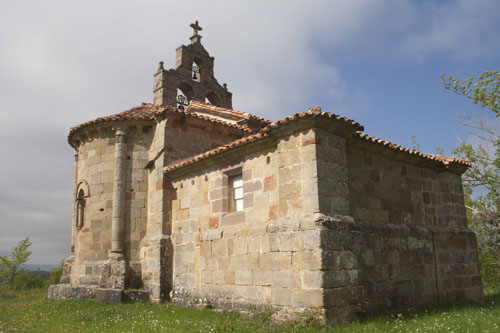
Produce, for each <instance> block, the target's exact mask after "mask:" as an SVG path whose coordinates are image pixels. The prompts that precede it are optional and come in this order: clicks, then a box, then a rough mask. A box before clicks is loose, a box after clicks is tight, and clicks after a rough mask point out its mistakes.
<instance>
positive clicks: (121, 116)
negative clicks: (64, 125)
mask: <svg viewBox="0 0 500 333" xmlns="http://www.w3.org/2000/svg"><path fill="white" fill-rule="evenodd" d="M169 112H170V113H177V114H184V115H187V116H189V117H192V118H196V119H201V120H204V121H209V122H211V123H216V124H220V125H223V126H226V127H231V128H235V129H238V130H240V131H243V132H246V133H253V131H252V130H251V129H250V128H249V127H248V126H246V125H239V124H233V123H230V122H228V121H223V120H220V119H215V118H212V117H205V116H203V115H198V114H195V113H187V112H186V111H184V110H180V109H177V108H175V107H172V106H162V105H154V104H150V103H142V104H141V105H140V106H136V107H133V108H131V109H129V110H126V111H123V112H120V113H116V114H112V115H109V116H105V117H99V118H96V119H93V120H90V121H87V122H84V123H82V124H80V125H77V126H74V127H72V128H71V129H70V131H69V134H68V141H69V142H70V144H71V138H72V136H73V135H74V134H75V133H76V132H78V131H79V130H81V129H83V128H85V127H88V126H91V125H94V124H100V123H106V122H112V121H124V120H154V119H155V118H156V117H158V116H160V115H163V114H166V113H169Z"/></svg>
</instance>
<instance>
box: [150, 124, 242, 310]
mask: <svg viewBox="0 0 500 333" xmlns="http://www.w3.org/2000/svg"><path fill="white" fill-rule="evenodd" d="M244 134H245V133H244V132H242V131H240V130H238V129H235V128H230V127H226V126H222V125H219V124H216V123H213V122H208V121H206V120H201V119H195V118H190V117H185V116H180V115H169V116H168V118H166V119H163V120H160V121H159V122H158V124H157V126H156V128H155V131H154V138H153V140H152V144H151V147H150V149H149V160H150V161H154V163H153V164H152V165H151V166H149V168H148V169H149V174H148V207H147V212H148V226H147V234H146V237H144V238H143V239H142V242H141V250H140V252H141V263H142V281H143V283H144V285H145V287H146V289H147V290H148V291H149V293H150V297H151V299H152V300H154V301H160V300H162V299H165V298H168V292H169V291H170V290H171V289H172V264H173V262H172V260H173V259H172V254H173V252H172V251H173V250H172V247H173V244H172V240H171V238H170V237H171V229H172V228H171V217H170V212H171V205H172V197H171V196H172V195H174V193H173V192H172V191H171V184H170V183H168V182H166V181H165V180H164V174H163V167H165V166H166V165H169V164H171V163H174V162H176V161H179V160H182V159H185V158H188V157H190V156H194V155H196V154H199V153H202V152H204V151H206V150H209V149H211V148H215V147H218V146H220V145H222V144H225V143H227V142H230V141H233V140H235V139H237V138H240V137H242V136H243V135H244Z"/></svg>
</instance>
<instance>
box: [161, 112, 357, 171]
mask: <svg viewBox="0 0 500 333" xmlns="http://www.w3.org/2000/svg"><path fill="white" fill-rule="evenodd" d="M306 117H321V118H327V119H334V120H337V121H341V122H344V123H346V124H348V125H351V126H353V127H354V128H355V129H356V130H363V126H361V125H360V124H359V123H357V122H356V121H354V120H351V119H349V118H346V117H341V116H338V115H336V114H333V113H329V112H321V108H319V107H312V108H310V109H309V110H308V111H306V112H300V113H296V114H293V115H290V116H288V117H285V118H282V119H280V120H278V121H275V122H273V123H270V124H269V125H267V126H266V127H264V128H262V129H261V130H260V131H259V132H258V133H255V134H251V135H249V136H246V137H244V138H241V139H238V140H234V141H231V142H229V143H227V144H225V145H222V146H219V147H217V148H214V149H211V150H209V151H206V152H204V153H201V154H198V155H196V156H193V157H191V158H188V159H185V160H183V161H180V162H178V163H176V164H173V165H170V166H167V167H165V168H164V169H163V170H164V172H166V173H168V172H170V171H173V170H176V169H179V168H182V167H184V166H187V165H190V164H194V163H196V162H198V161H201V160H204V159H207V158H209V157H211V156H214V155H217V154H220V153H222V152H224V151H227V150H230V149H233V148H236V147H239V146H243V145H245V144H248V143H250V142H254V141H257V140H261V139H263V138H265V137H267V136H269V135H270V134H269V133H270V132H271V131H273V130H274V129H276V128H279V127H281V126H283V125H286V124H288V123H290V122H293V121H296V120H298V119H301V118H306Z"/></svg>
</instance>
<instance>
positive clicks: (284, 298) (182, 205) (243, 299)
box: [49, 22, 483, 321]
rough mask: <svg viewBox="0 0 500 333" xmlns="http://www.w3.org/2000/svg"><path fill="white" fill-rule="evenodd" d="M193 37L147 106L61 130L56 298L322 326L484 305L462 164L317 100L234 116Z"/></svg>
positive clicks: (159, 77)
mask: <svg viewBox="0 0 500 333" xmlns="http://www.w3.org/2000/svg"><path fill="white" fill-rule="evenodd" d="M192 27H193V28H194V29H195V32H194V35H193V36H192V37H191V38H190V40H191V44H190V45H188V46H184V45H182V46H181V47H179V48H178V49H177V54H176V68H175V69H170V70H165V69H164V68H163V62H161V63H160V66H159V68H158V71H157V72H156V74H155V75H154V93H153V94H154V104H147V103H143V104H141V105H140V106H138V107H135V108H132V109H130V110H127V111H124V112H121V113H118V114H114V115H111V116H106V117H100V118H97V119H94V120H92V121H89V122H86V123H84V124H81V125H79V126H76V127H74V128H72V129H71V131H70V134H69V136H68V141H69V143H70V145H71V146H72V147H73V148H74V149H75V163H74V169H75V177H74V193H73V202H74V204H73V217H72V236H71V238H72V243H71V244H72V246H71V255H70V256H69V258H68V259H67V260H66V262H65V264H64V268H63V274H62V278H61V283H60V284H58V285H54V286H50V288H49V297H50V298H90V299H97V300H100V301H106V302H109V303H112V304H117V303H120V302H122V301H124V300H142V301H144V300H146V299H149V300H150V301H153V302H161V301H167V300H172V301H174V302H181V303H184V304H197V305H200V304H201V305H210V306H213V307H217V308H229V309H256V308H263V307H264V308H272V309H274V310H275V311H276V313H277V314H278V315H280V314H285V315H286V317H287V318H289V315H290V314H297V313H304V312H306V313H311V314H313V315H315V316H318V317H320V318H323V319H328V320H331V321H341V320H347V319H349V318H352V317H353V316H355V315H356V314H357V313H359V312H363V313H366V312H369V313H373V312H381V311H396V310H397V311H400V310H402V309H408V308H414V307H418V306H425V305H429V304H436V303H439V302H445V301H463V300H465V301H477V302H481V301H482V298H483V294H482V286H481V276H480V269H479V261H478V255H477V244H476V238H475V235H474V233H473V232H472V231H470V230H469V229H468V228H467V219H466V215H465V206H464V199H463V190H462V183H461V178H460V176H461V174H462V173H463V172H465V170H466V169H467V166H468V162H467V161H462V160H457V159H454V158H449V157H444V156H437V155H431V154H422V153H420V152H416V151H412V150H409V149H406V148H403V147H400V146H397V145H395V144H392V143H389V142H385V141H383V140H380V139H377V138H373V137H370V136H368V135H366V134H364V133H362V132H361V131H363V130H364V129H363V126H361V125H360V124H358V123H357V122H355V121H353V120H350V119H347V118H345V117H341V116H337V115H334V114H330V113H325V112H321V108H320V107H318V106H314V107H311V108H310V109H309V110H307V111H306V112H301V113H297V114H294V115H291V116H288V117H286V118H283V119H280V120H278V121H276V122H273V123H270V122H269V121H267V120H265V119H262V118H259V117H256V116H252V115H250V114H248V113H244V112H240V111H235V110H232V109H231V103H232V94H231V93H230V92H229V91H228V89H227V85H226V84H223V85H222V86H221V85H220V84H219V83H218V82H217V80H216V79H215V77H214V75H213V65H214V58H213V57H211V56H210V55H209V54H208V52H207V51H206V50H205V49H204V47H203V46H202V45H201V36H200V35H199V34H198V32H199V31H200V30H201V27H200V26H199V25H198V22H196V24H193V25H192ZM178 91H180V92H181V93H182V94H183V95H184V99H185V101H186V100H187V101H188V103H184V102H182V97H181V98H180V99H179V101H180V102H181V103H179V105H177V94H178ZM206 100H208V101H209V102H210V104H205V103H204V102H206ZM176 106H178V108H176ZM184 107H185V108H184Z"/></svg>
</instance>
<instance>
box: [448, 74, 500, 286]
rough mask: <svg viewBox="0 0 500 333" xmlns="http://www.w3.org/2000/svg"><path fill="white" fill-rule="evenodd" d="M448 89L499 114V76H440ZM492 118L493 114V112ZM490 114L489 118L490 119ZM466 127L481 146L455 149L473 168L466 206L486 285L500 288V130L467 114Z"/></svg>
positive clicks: (465, 179) (467, 181)
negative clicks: (457, 77)
mask: <svg viewBox="0 0 500 333" xmlns="http://www.w3.org/2000/svg"><path fill="white" fill-rule="evenodd" d="M441 79H442V83H443V85H444V87H445V89H448V90H452V91H453V92H455V93H456V94H458V95H461V96H464V97H466V98H468V99H470V100H472V102H473V103H474V104H478V105H480V106H481V107H482V108H483V109H487V110H489V111H491V112H493V113H494V114H495V116H496V117H498V116H499V115H500V74H499V73H498V71H486V72H484V73H482V74H480V75H479V76H478V77H477V79H476V78H472V77H471V78H468V79H465V80H462V81H460V80H457V79H455V78H454V77H451V76H449V77H445V76H444V74H443V75H442V76H441ZM490 115H491V113H490ZM487 116H488V115H486V117H487ZM463 120H464V121H463V123H462V124H463V125H464V126H465V127H466V128H467V129H468V130H469V132H470V133H471V134H472V135H473V136H475V137H476V138H477V139H478V140H477V141H478V142H479V144H470V143H467V142H461V143H460V145H459V146H458V147H457V148H455V149H454V150H453V154H454V155H455V156H457V157H459V158H462V159H466V160H469V161H470V162H471V167H470V168H469V169H468V170H467V172H466V173H465V174H464V175H463V183H464V194H465V205H466V207H467V217H468V221H469V225H470V227H471V229H472V230H474V231H475V232H476V235H477V240H478V247H479V257H480V260H481V264H482V267H481V270H482V275H483V282H485V284H486V285H490V286H498V285H500V234H499V230H500V229H499V228H500V130H499V129H498V128H497V127H495V125H494V124H492V122H491V121H488V120H487V119H486V118H485V117H484V116H479V117H478V116H475V115H465V116H463Z"/></svg>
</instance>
